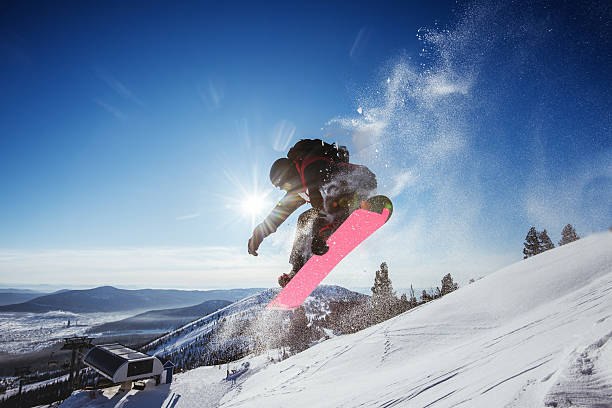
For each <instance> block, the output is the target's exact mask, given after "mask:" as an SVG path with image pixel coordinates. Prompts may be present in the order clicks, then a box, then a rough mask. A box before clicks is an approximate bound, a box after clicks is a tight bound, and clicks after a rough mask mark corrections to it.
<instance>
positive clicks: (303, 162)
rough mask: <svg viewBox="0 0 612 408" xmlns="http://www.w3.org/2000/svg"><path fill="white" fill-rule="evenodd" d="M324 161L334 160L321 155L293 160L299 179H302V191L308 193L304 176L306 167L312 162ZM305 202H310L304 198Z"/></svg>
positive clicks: (330, 161)
mask: <svg viewBox="0 0 612 408" xmlns="http://www.w3.org/2000/svg"><path fill="white" fill-rule="evenodd" d="M321 160H323V161H326V162H328V163H332V164H333V163H334V161H333V160H332V159H330V158H328V157H323V156H312V157H306V158H305V159H300V160H294V161H293V162H294V163H295V168H296V169H297V172H298V174H299V175H300V180H301V181H302V192H303V193H304V194H306V195H308V187H307V186H306V178H305V176H304V170H306V167H308V166H310V165H311V164H312V163H314V162H317V161H321ZM306 202H308V203H310V200H306Z"/></svg>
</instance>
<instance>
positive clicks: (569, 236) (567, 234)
mask: <svg viewBox="0 0 612 408" xmlns="http://www.w3.org/2000/svg"><path fill="white" fill-rule="evenodd" d="M578 239H580V237H579V236H578V234H576V230H575V229H574V227H573V226H572V224H567V225H566V226H565V227H563V231H561V241H559V246H561V245H565V244H569V243H570V242H574V241H576V240H578Z"/></svg>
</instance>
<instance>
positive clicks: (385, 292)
mask: <svg viewBox="0 0 612 408" xmlns="http://www.w3.org/2000/svg"><path fill="white" fill-rule="evenodd" d="M398 303H399V301H398V299H397V297H396V296H395V292H394V291H393V284H392V283H391V279H389V268H388V267H387V264H386V263H385V262H383V263H382V264H380V270H378V271H376V278H374V286H372V306H373V307H374V316H375V319H376V321H378V322H382V321H384V320H387V319H389V318H391V317H393V316H395V315H396V314H397V313H396V312H398V310H397V309H398Z"/></svg>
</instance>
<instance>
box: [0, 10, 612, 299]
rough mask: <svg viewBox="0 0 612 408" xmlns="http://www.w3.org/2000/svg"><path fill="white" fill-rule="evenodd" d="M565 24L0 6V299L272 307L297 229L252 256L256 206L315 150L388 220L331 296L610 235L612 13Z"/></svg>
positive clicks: (421, 15) (558, 16) (334, 279)
mask: <svg viewBox="0 0 612 408" xmlns="http://www.w3.org/2000/svg"><path fill="white" fill-rule="evenodd" d="M572 3H573V2H566V3H561V4H558V2H554V3H553V2H548V3H547V2H540V3H538V4H537V5H533V4H531V5H527V4H526V3H525V4H523V3H522V2H502V3H499V5H498V6H496V7H489V6H488V5H487V3H486V2H482V3H478V2H477V3H469V2H465V3H464V2H459V3H456V2H454V1H434V2H427V4H422V3H421V2H414V3H409V2H382V3H377V4H376V5H374V4H373V3H372V2H351V3H346V4H340V3H338V4H335V5H334V6H330V5H325V4H324V3H321V4H319V5H313V4H298V5H288V4H286V3H279V4H272V3H270V4H267V5H266V6H262V5H261V4H259V5H253V4H248V3H245V4H240V3H232V4H227V5H219V4H214V3H195V2H194V3H192V4H182V5H176V4H170V3H167V2H157V3H155V4H149V3H148V2H143V3H136V2H133V3H131V4H122V3H120V2H109V3H108V4H106V5H104V6H101V5H97V6H95V7H94V6H86V5H83V4H82V3H78V2H75V3H68V2H56V3H42V2H41V3H40V4H34V3H30V4H27V5H26V4H19V3H13V4H8V5H4V6H3V11H2V13H1V14H0V21H2V24H1V27H2V28H1V30H0V34H1V35H0V56H1V58H0V61H1V62H0V69H1V72H2V75H1V77H0V88H1V89H2V96H1V98H2V99H0V101H1V103H2V109H1V110H0V115H1V117H0V119H1V120H0V170H1V171H2V174H3V175H4V177H3V178H2V181H1V182H0V183H1V184H0V188H1V191H2V199H1V200H0V225H1V226H2V228H0V282H3V283H4V282H5V283H6V284H13V283H14V284H21V285H26V284H40V283H50V282H54V283H57V284H60V285H66V284H69V283H71V284H79V285H90V286H94V285H98V284H112V285H117V286H126V287H128V286H156V287H198V288H205V287H236V286H271V285H274V283H275V281H276V277H277V276H278V275H280V274H281V273H283V272H285V271H286V270H287V268H288V264H287V257H288V250H289V246H290V244H291V240H292V237H291V235H292V233H293V228H294V224H295V217H293V218H291V219H290V220H289V221H288V222H287V223H286V224H285V225H283V228H282V229H281V230H279V232H278V233H277V234H275V235H274V236H272V237H270V239H269V240H266V241H265V242H264V244H263V246H262V251H261V254H260V256H259V257H258V258H253V257H249V256H248V255H246V242H247V240H248V237H249V236H250V232H251V228H252V225H253V222H258V221H259V220H260V219H261V217H263V215H265V214H263V213H262V214H258V215H257V216H255V217H252V216H251V215H249V214H246V213H245V212H244V211H243V210H242V208H241V202H243V201H244V200H246V199H247V198H248V197H249V196H250V195H252V194H254V193H257V194H258V195H262V194H267V195H266V200H267V201H268V205H272V204H273V202H274V200H276V199H278V198H279V197H280V196H281V194H280V192H278V191H272V189H271V186H270V185H269V183H268V179H267V171H268V167H269V165H270V164H271V163H272V162H273V161H274V160H275V159H276V158H277V157H279V156H282V155H284V154H285V153H286V150H287V147H288V146H289V145H290V144H291V143H292V142H295V141H297V140H299V139H300V138H306V137H322V138H324V139H326V140H328V141H338V142H340V143H341V144H346V145H347V146H348V147H349V149H350V150H351V154H352V158H353V161H355V162H357V163H363V164H367V165H368V166H369V167H370V168H371V169H372V170H373V171H374V172H375V173H376V174H377V175H378V177H379V186H380V188H379V192H380V193H382V194H387V195H389V196H393V200H394V203H395V207H396V212H395V214H394V218H393V222H392V223H389V224H388V225H387V226H385V230H381V231H380V234H379V235H378V236H376V237H373V238H372V240H370V241H369V242H367V243H366V244H365V245H364V246H363V247H360V249H359V250H358V252H356V253H354V254H352V255H351V258H350V259H347V260H346V262H344V263H343V264H342V265H340V266H339V267H338V269H337V270H336V271H335V272H334V274H332V275H331V276H330V277H329V278H328V279H327V280H326V283H338V284H342V285H344V286H368V285H370V284H371V281H372V280H373V274H374V271H375V269H376V267H377V266H378V265H379V264H380V262H382V261H386V262H388V263H389V265H390V268H391V277H392V279H394V282H395V283H396V286H403V287H405V286H409V285H410V284H411V283H414V284H415V286H420V287H421V286H428V285H430V284H435V283H436V282H438V281H439V279H440V278H441V276H443V275H444V274H445V273H448V272H451V273H452V274H453V275H454V276H457V277H458V279H459V280H460V282H461V281H465V280H467V279H469V278H470V277H477V276H481V275H485V274H487V273H490V272H492V271H494V270H495V269H497V268H499V267H502V266H504V265H507V264H509V263H511V262H513V261H516V260H519V259H520V258H521V248H522V241H523V239H524V237H525V235H526V233H527V231H528V230H529V228H530V227H531V226H532V225H534V226H536V228H538V229H544V228H546V229H547V230H548V232H549V234H550V235H551V237H552V239H553V240H554V241H555V242H556V241H557V240H558V239H559V234H560V231H561V228H562V227H563V226H564V225H565V224H566V223H572V224H574V225H575V226H576V228H577V230H578V233H579V234H582V235H586V234H590V233H593V232H597V231H601V230H604V229H606V228H607V227H609V226H610V224H612V205H611V204H610V203H612V137H611V136H610V132H611V128H612V127H611V125H612V120H611V114H610V112H611V108H612V103H611V102H612V96H611V91H610V89H612V87H610V85H611V84H610V82H611V81H610V78H609V73H608V71H609V67H610V65H611V64H610V62H612V57H611V55H610V53H611V52H610V50H611V49H612V47H611V44H610V35H609V34H610V10H609V7H608V8H606V6H605V3H604V2H591V3H588V2H587V3H583V4H582V5H573V4H572ZM553 5H554V7H552V6H553ZM142 282H147V283H146V284H143V283H142Z"/></svg>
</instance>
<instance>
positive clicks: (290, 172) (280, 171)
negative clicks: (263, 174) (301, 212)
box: [270, 158, 300, 190]
mask: <svg viewBox="0 0 612 408" xmlns="http://www.w3.org/2000/svg"><path fill="white" fill-rule="evenodd" d="M270 181H271V182H272V184H274V185H275V186H276V187H280V188H282V189H283V190H289V189H291V188H295V187H296V186H295V185H294V184H297V183H299V182H300V181H299V177H298V172H297V169H296V167H295V164H294V163H293V161H291V160H289V159H286V158H280V159H278V160H277V161H275V162H274V164H272V167H271V168H270Z"/></svg>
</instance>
